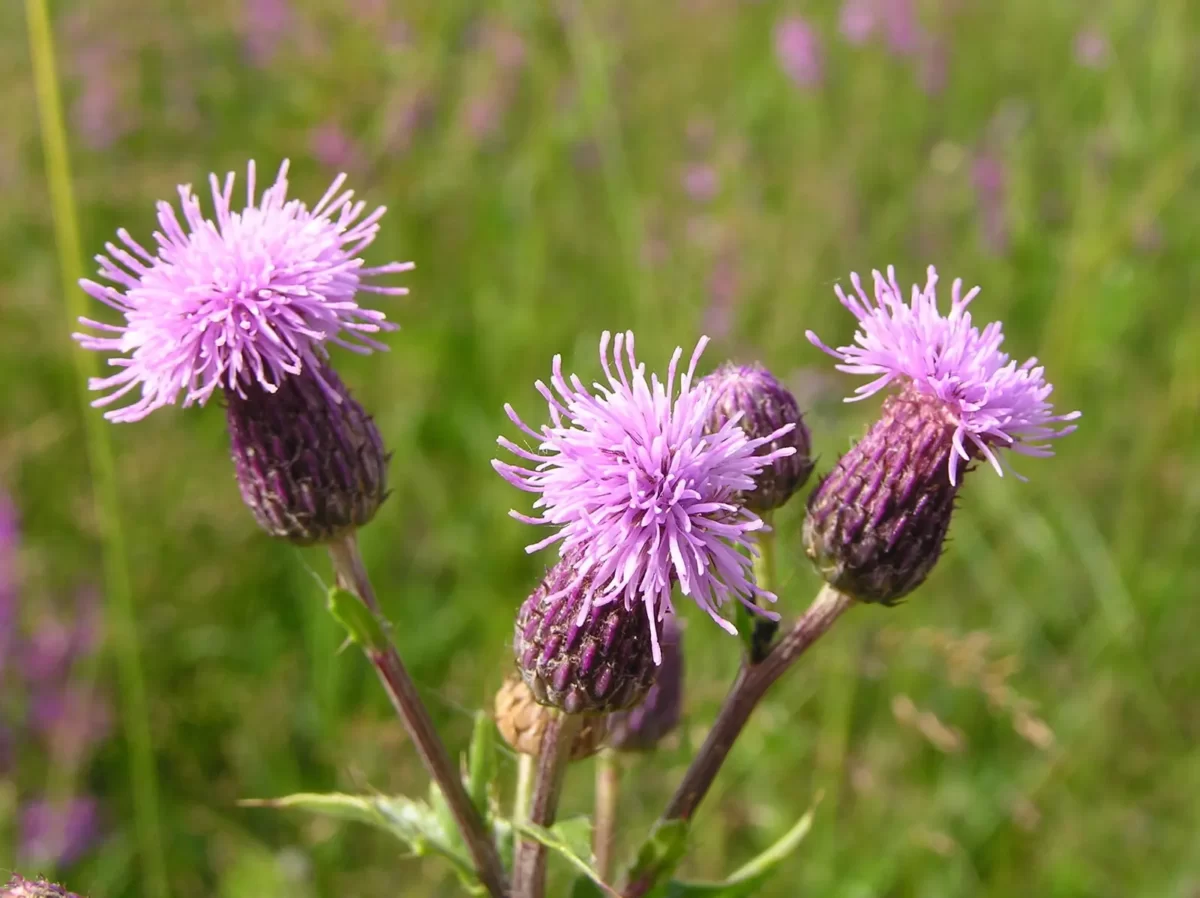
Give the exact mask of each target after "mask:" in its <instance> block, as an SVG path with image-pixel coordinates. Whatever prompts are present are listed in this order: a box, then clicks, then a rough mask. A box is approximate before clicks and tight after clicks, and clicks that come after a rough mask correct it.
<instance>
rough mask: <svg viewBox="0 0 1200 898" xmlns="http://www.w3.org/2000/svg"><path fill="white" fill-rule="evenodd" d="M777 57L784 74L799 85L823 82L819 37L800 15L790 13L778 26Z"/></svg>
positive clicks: (813, 85)
mask: <svg viewBox="0 0 1200 898" xmlns="http://www.w3.org/2000/svg"><path fill="white" fill-rule="evenodd" d="M775 56H776V57H777V58H778V59H779V65H780V66H781V67H782V68H783V71H784V74H786V75H787V76H788V77H789V78H790V79H791V80H792V82H793V83H794V84H795V85H796V86H797V87H805V88H807V87H815V86H817V85H818V84H820V83H821V78H822V75H823V72H824V59H823V56H822V53H821V43H820V39H819V38H818V37H817V33H816V32H815V31H814V30H813V28H812V26H811V25H809V24H808V22H807V21H805V20H804V19H802V18H801V17H800V16H790V17H788V18H786V19H783V20H781V21H780V22H779V24H777V25H776V26H775Z"/></svg>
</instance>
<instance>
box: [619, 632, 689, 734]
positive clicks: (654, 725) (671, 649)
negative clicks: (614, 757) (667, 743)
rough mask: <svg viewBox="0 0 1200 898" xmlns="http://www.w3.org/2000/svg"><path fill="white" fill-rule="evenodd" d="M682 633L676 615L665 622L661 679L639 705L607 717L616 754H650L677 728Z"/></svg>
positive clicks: (681, 662)
mask: <svg viewBox="0 0 1200 898" xmlns="http://www.w3.org/2000/svg"><path fill="white" fill-rule="evenodd" d="M681 638H682V634H681V633H680V630H679V624H678V623H676V621H675V616H674V615H673V614H672V615H668V616H667V617H665V618H664V619H663V629H662V664H660V665H659V668H658V679H656V680H655V681H654V685H653V686H651V687H650V691H649V692H647V693H646V697H645V699H643V700H642V703H641V704H640V705H636V706H634V707H633V708H630V709H629V710H628V711H619V712H617V713H616V714H612V715H610V716H609V718H608V740H607V742H608V744H609V745H610V746H611V747H612V748H615V749H616V750H617V751H651V750H652V749H654V748H656V747H657V746H658V743H659V742H661V741H662V740H663V739H664V738H665V737H666V736H667V735H668V734H669V733H670V732H671V731H672V730H674V729H675V727H676V726H678V725H679V716H680V712H681V711H682V710H683V646H682V645H681V642H680V641H681Z"/></svg>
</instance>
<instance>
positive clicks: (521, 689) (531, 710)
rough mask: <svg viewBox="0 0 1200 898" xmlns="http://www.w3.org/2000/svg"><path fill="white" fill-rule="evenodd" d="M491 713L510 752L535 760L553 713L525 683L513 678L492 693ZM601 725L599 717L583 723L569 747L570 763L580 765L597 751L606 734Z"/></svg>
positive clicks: (584, 720)
mask: <svg viewBox="0 0 1200 898" xmlns="http://www.w3.org/2000/svg"><path fill="white" fill-rule="evenodd" d="M495 713H496V727H497V729H499V730H500V735H501V736H503V737H504V741H505V742H507V743H508V744H509V746H510V747H511V748H512V749H513V751H518V752H520V753H521V754H523V755H535V756H536V755H537V754H538V753H539V751H540V749H541V745H542V736H543V735H545V732H546V727H547V726H549V724H550V721H551V720H552V719H553V718H554V715H555V713H556V712H555V711H554V710H553V709H551V708H547V707H546V706H544V705H539V704H538V703H537V701H536V700H535V699H534V697H533V693H532V692H531V691H530V689H529V687H528V686H526V685H525V681H524V680H522V679H521V677H520V676H519V675H517V674H513V675H511V676H509V677H508V678H507V679H506V680H505V681H504V684H503V685H502V686H501V687H500V690H499V691H498V692H497V693H496V701H495ZM605 721H606V718H604V717H599V716H591V717H585V718H584V719H583V726H582V728H581V729H580V730H579V732H578V733H576V734H575V741H574V742H572V743H571V760H572V761H582V760H583V759H584V758H590V757H591V756H592V755H594V754H595V753H596V752H597V751H599V749H600V744H601V742H602V741H603V740H604V735H605V732H606V731H605V727H604V724H605Z"/></svg>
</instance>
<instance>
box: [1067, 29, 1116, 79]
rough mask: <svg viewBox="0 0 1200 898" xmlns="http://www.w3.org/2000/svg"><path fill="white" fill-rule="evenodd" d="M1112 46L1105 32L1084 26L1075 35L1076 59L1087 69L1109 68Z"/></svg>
mask: <svg viewBox="0 0 1200 898" xmlns="http://www.w3.org/2000/svg"><path fill="white" fill-rule="evenodd" d="M1110 55H1111V47H1110V46H1109V43H1108V38H1107V37H1106V36H1105V34H1104V32H1102V31H1100V30H1099V29H1098V28H1094V27H1089V28H1084V29H1083V30H1082V31H1080V32H1079V33H1078V34H1077V35H1076V36H1075V61H1076V62H1077V63H1079V65H1081V66H1083V67H1084V68H1085V69H1103V68H1107V66H1108V62H1109V57H1110Z"/></svg>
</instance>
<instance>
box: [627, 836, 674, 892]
mask: <svg viewBox="0 0 1200 898" xmlns="http://www.w3.org/2000/svg"><path fill="white" fill-rule="evenodd" d="M687 840H688V822H687V821H686V820H667V821H660V822H658V823H657V824H655V826H654V829H653V830H651V831H650V838H648V839H647V840H646V841H645V842H643V843H642V847H641V848H639V849H638V853H637V859H636V860H635V861H634V862H633V867H632V868H631V869H630V871H629V874H628V881H629V882H631V883H632V882H642V881H645V880H646V879H649V880H650V881H651V882H661V881H662V880H663V879H665V878H666V877H668V876H670V875H671V874H672V873H673V872H675V868H676V867H678V866H679V862H680V861H682V860H683V856H684V854H685V853H686V852H687ZM659 892H660V893H661V890H659ZM651 894H655V893H653V892H652V893H651Z"/></svg>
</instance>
